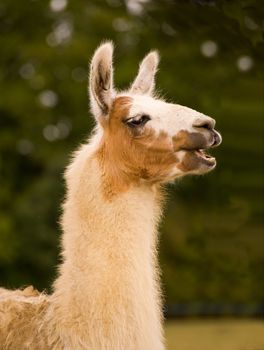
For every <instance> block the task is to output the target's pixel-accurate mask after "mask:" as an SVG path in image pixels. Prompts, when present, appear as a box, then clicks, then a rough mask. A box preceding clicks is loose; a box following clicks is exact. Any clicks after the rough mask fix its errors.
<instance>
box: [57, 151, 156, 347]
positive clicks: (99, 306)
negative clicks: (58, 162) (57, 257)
mask: <svg viewBox="0 0 264 350" xmlns="http://www.w3.org/2000/svg"><path fill="white" fill-rule="evenodd" d="M81 152H83V151H81ZM81 152H80V153H79V155H78V158H77V161H76V162H73V164H72V165H71V166H70V168H69V170H68V187H69V189H68V196H67V200H66V202H65V204H64V215H63V219H62V225H63V231H64V233H63V240H62V246H63V263H62V265H61V267H60V276H59V278H58V279H57V281H56V283H55V293H54V296H55V298H56V300H57V303H58V305H59V309H60V312H61V313H62V314H61V316H60V317H61V318H63V319H65V318H66V319H67V318H68V317H71V318H73V319H74V318H75V319H77V318H78V319H82V322H79V321H78V322H79V323H78V324H83V325H85V327H86V328H85V329H86V330H85V332H88V333H89V329H90V330H91V329H93V331H91V332H90V333H92V334H93V339H94V340H93V341H94V342H95V343H94V344H93V346H94V347H93V348H96V346H97V348H98V346H99V345H100V346H101V348H102V349H103V348H104V347H103V346H102V344H101V343H100V344H99V338H100V339H103V338H104V337H103V338H102V334H103V335H105V339H108V340H107V342H108V343H109V344H111V336H112V335H113V334H114V333H115V332H121V331H120V330H121V329H123V332H124V335H123V337H120V342H121V343H122V341H123V345H122V346H123V348H127V349H128V347H127V341H128V340H127V339H126V338H131V336H133V337H134V338H135V337H136V338H138V337H139V335H140V334H142V337H141V341H142V339H148V338H151V339H153V331H155V329H156V334H159V339H161V336H160V334H161V310H160V291H159V283H158V280H159V277H158V269H157V265H156V258H157V257H156V252H157V250H156V244H157V232H156V226H157V222H158V218H159V216H160V205H159V201H158V199H157V197H158V195H157V192H156V189H155V188H151V187H150V186H146V185H141V186H137V187H133V188H131V189H129V190H127V191H126V192H124V193H121V194H120V195H119V196H116V197H114V198H112V199H111V200H106V199H105V197H104V195H103V193H102V183H101V181H102V178H103V176H102V173H101V170H100V166H99V164H98V162H97V160H96V159H93V158H92V157H91V158H90V159H88V160H87V158H86V159H85V160H84V158H83V161H82V157H81V156H80V155H81ZM75 173H76V175H75ZM69 181H71V183H69ZM69 310H71V312H70V313H69ZM63 312H65V315H63ZM69 314H70V315H69ZM87 321H89V322H88V323H89V325H88V323H87ZM110 325H111V326H110ZM124 327H125V329H126V330H124ZM94 329H98V343H96V339H97V338H96V335H95V331H94ZM136 333H138V334H136ZM143 333H144V334H143ZM125 334H126V335H125ZM88 337H89V338H91V336H88ZM113 337H114V336H113ZM121 338H122V339H123V340H122V339H121ZM148 341H149V340H148ZM154 341H156V342H157V339H154V340H153V345H154ZM100 342H102V340H100ZM112 345H113V346H116V344H114V340H113V343H112ZM141 345H142V344H140V343H138V346H141ZM146 346H147V345H146ZM156 346H157V345H155V347H153V349H156ZM110 348H111V347H110ZM114 348H116V349H119V347H114ZM120 348H122V347H120ZM141 348H144V347H141ZM147 348H148V347H147ZM147 348H146V349H147ZM158 348H159V347H158ZM160 348H162V347H160Z"/></svg>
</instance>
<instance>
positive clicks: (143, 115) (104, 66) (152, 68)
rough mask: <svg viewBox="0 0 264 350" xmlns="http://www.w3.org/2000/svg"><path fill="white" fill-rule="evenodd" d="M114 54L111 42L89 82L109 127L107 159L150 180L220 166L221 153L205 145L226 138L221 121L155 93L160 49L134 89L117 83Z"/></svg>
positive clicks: (99, 53) (97, 57) (98, 113)
mask: <svg viewBox="0 0 264 350" xmlns="http://www.w3.org/2000/svg"><path fill="white" fill-rule="evenodd" d="M112 55H113V45H112V44H111V43H110V42H107V43H104V44H102V45H101V46H100V47H99V48H98V49H97V50H96V52H95V54H94V56H93V59H92V62H91V71H90V86H89V91H90V100H91V109H92V113H93V114H94V116H95V118H96V120H97V123H98V124H99V125H100V127H101V128H102V130H103V136H102V142H101V144H102V145H103V148H104V157H103V158H104V159H107V158H108V159H109V164H110V167H111V169H113V168H116V170H115V171H116V172H117V171H119V172H122V173H123V174H124V175H125V176H126V177H127V178H130V179H134V180H145V181H149V182H150V183H155V182H167V181H171V180H173V179H175V178H176V177H180V176H183V175H186V174H204V173H206V172H208V171H210V170H212V169H214V167H215V166H216V160H215V158H213V157H211V156H209V155H207V154H206V153H205V151H204V150H205V149H208V148H212V147H216V146H218V145H219V144H220V143H221V136H220V134H219V133H218V132H217V131H215V129H214V127H215V121H214V119H212V118H210V117H208V116H205V115H203V114H202V113H199V112H196V111H195V110H193V109H191V108H188V107H184V106H181V105H178V104H172V103H167V102H165V101H163V100H161V99H158V98H156V97H155V94H154V87H155V73H156V71H157V66H158V61H159V56H158V54H157V52H155V51H152V52H150V53H149V54H148V55H147V56H146V57H145V58H144V59H143V61H142V63H141V64H140V66H139V71H138V74H137V76H136V78H135V80H134V82H133V83H132V85H131V87H130V89H128V90H127V91H125V92H121V93H117V92H116V91H115V89H114V86H113V68H112ZM117 169H118V170H117ZM106 171H108V170H106ZM109 171H110V170H109Z"/></svg>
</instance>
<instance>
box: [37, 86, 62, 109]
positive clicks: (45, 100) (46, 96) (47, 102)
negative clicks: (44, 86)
mask: <svg viewBox="0 0 264 350" xmlns="http://www.w3.org/2000/svg"><path fill="white" fill-rule="evenodd" d="M39 102H40V103H41V105H42V106H43V107H46V108H53V107H55V106H56V105H57V103H58V95H57V94H56V93H55V92H54V91H52V90H44V91H42V92H41V93H40V94H39Z"/></svg>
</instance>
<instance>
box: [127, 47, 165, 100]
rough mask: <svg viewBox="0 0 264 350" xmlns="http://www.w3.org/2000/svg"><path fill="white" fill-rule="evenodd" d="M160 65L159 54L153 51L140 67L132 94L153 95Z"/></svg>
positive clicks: (131, 90)
mask: <svg viewBox="0 0 264 350" xmlns="http://www.w3.org/2000/svg"><path fill="white" fill-rule="evenodd" d="M158 64H159V54H158V52H157V51H151V52H150V53H149V54H148V55H147V56H146V57H145V58H144V59H143V61H142V62H141V64H140V66H139V70H138V75H137V77H136V79H135V80H134V82H133V84H132V86H131V88H130V92H131V93H133V94H148V95H151V93H152V92H153V90H154V88H155V74H156V72H157V68H158Z"/></svg>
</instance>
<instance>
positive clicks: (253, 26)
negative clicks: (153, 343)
mask: <svg viewBox="0 0 264 350" xmlns="http://www.w3.org/2000/svg"><path fill="white" fill-rule="evenodd" d="M263 29H264V3H263V2H261V1H257V0H241V1H240V0H234V1H228V0H219V1H213V0H212V1H210V0H196V1H195V0H192V1H191V0H189V1H188V0H187V1H176V0H175V1H173V0H163V1H159V0H126V1H121V0H107V1H101V0H85V1H84V0H74V1H69V0H68V1H67V0H50V1H48V0H31V1H30V0H28V1H17V0H4V1H1V3H0V31H1V37H0V47H1V55H0V62H1V67H0V89H1V93H0V186H1V187H0V284H1V285H5V286H6V287H8V288H16V287H19V286H24V285H28V284H33V285H35V286H36V287H37V288H38V289H40V290H42V289H46V290H47V291H50V290H51V285H52V282H53V281H54V278H55V276H56V265H57V264H58V262H59V257H58V252H59V237H60V228H59V224H58V221H59V217H60V213H61V210H60V203H61V202H62V200H63V196H64V183H63V179H62V174H63V170H64V168H65V166H66V164H67V163H68V161H69V154H70V153H71V152H72V151H73V150H74V149H75V148H76V147H77V146H78V145H79V144H80V142H82V141H84V140H85V139H86V137H87V135H88V133H89V132H90V130H91V129H92V127H93V119H92V118H91V116H90V113H89V104H88V98H87V68H88V62H89V59H90V58H91V55H92V53H93V51H94V50H95V48H96V47H97V46H98V45H99V43H100V42H101V41H102V40H103V39H112V40H113V41H114V42H115V45H116V51H115V67H116V71H115V82H116V85H117V86H118V87H119V88H121V89H122V88H125V87H127V86H128V85H129V83H130V82H131V81H132V79H133V78H134V77H135V74H136V71H137V67H138V63H139V60H141V59H142V58H143V56H144V55H145V54H146V53H147V52H148V50H150V49H153V48H156V49H158V50H159V51H160V55H161V63H160V70H159V73H158V76H157V86H158V91H159V92H160V93H161V94H162V95H163V96H164V97H165V98H167V99H168V100H171V101H174V102H176V103H179V104H182V105H186V106H189V107H191V108H193V109H196V110H198V111H200V112H202V113H204V114H207V115H209V116H212V117H214V118H215V119H216V120H217V129H219V130H220V131H221V133H222V136H223V144H222V145H221V147H220V148H219V149H217V150H215V151H214V152H213V153H214V155H215V156H216V157H217V159H218V167H217V169H216V170H215V171H214V172H213V173H211V174H208V175H206V176H204V177H190V178H185V179H184V180H183V181H181V182H179V183H177V185H174V186H171V187H169V200H168V204H167V208H166V215H165V218H164V220H163V223H162V225H161V232H162V234H161V247H160V260H161V265H162V270H163V277H162V278H163V289H164V293H165V302H166V308H165V314H166V316H167V317H168V318H169V319H170V318H173V317H174V318H175V317H176V320H177V321H168V325H167V338H168V342H169V348H170V349H178V347H177V346H180V347H179V349H181V350H183V349H191V350H192V349H195V350H198V349H200V348H199V345H198V343H197V339H198V338H199V336H198V335H197V336H196V342H195V345H194V346H193V347H192V345H190V344H189V343H188V341H190V335H191V334H196V333H195V332H197V334H200V335H201V337H203V336H202V334H203V331H204V332H205V333H204V334H205V335H206V336H204V338H206V339H207V340H208V339H209V338H210V337H209V338H208V334H209V328H210V327H211V328H212V332H215V337H216V338H215V337H213V336H212V339H213V340H212V341H213V342H214V341H215V339H218V338H217V336H218V337H219V339H220V338H221V339H226V343H225V344H226V345H223V347H221V349H225V350H228V349H229V348H230V349H232V350H235V349H238V348H239V349H248V350H253V349H255V348H254V346H255V347H256V346H262V348H263V347H264V335H263V334H264V333H263V328H262V329H261V327H262V325H261V324H260V323H259V322H260V321H256V320H254V321H253V320H252V321H250V320H248V317H259V318H260V319H261V318H262V319H263V309H264V307H263V305H264V227H263V209H264V178H263V159H264V154H263V153H264V144H263V131H264V123H263V120H264V98H263V97H264V82H263V78H264V77H263V65H264V41H263ZM183 316H184V317H186V316H191V317H192V320H191V321H190V322H191V323H188V321H186V319H185V320H184V321H183V320H182V318H181V317H183ZM205 316H207V317H208V316H222V318H221V320H219V322H220V325H219V323H215V322H218V321H215V320H214V321H213V320H210V321H208V320H207V321H202V320H201V321H199V320H200V319H199V318H197V321H194V320H193V317H205ZM223 316H225V317H227V316H228V317H230V316H236V317H241V316H243V323H242V324H238V323H236V322H235V321H232V322H231V321H230V319H229V320H226V318H224V319H223ZM232 320H233V319H232ZM240 320H241V319H240ZM202 322H205V324H204V325H203V323H202ZM230 322H231V324H230ZM237 322H238V321H237ZM241 322H242V321H241ZM247 322H248V324H247ZM254 322H255V323H254ZM185 326H186V327H185ZM184 327H185V328H184ZM193 327H194V328H193ZM195 327H196V328H195ZM197 327H198V328H197ZM199 327H205V328H201V329H200V328H199ZM206 327H207V328H206ZM214 327H216V328H214ZM217 327H218V328H217ZM219 327H220V328H219ZM232 327H233V328H232ZM234 327H235V328H234ZM236 327H237V328H236ZM243 327H253V328H243ZM249 329H250V330H249ZM188 332H189V333H188ZM236 332H237V333H236ZM254 332H256V333H254ZM261 333H262V334H261ZM188 334H189V335H188ZM235 334H237V338H239V339H240V340H239V341H241V337H242V338H243V334H244V335H245V334H247V335H248V336H251V338H250V339H245V340H243V344H242V343H241V344H242V345H243V346H245V347H242V346H240V347H238V345H237V344H238V342H239V341H237V342H236V335H235ZM225 337H226V338H225ZM228 337H229V338H228ZM174 338H175V339H176V340H177V342H176V340H175V343H174ZM180 339H182V341H183V342H182V343H181V345H179V342H180ZM254 339H255V340H254ZM256 339H259V340H258V341H259V343H254V341H256ZM184 341H185V343H184ZM208 341H209V340H208ZM186 344H187V345H186ZM188 344H189V345H188ZM208 344H209V343H208ZM208 344H207V343H203V345H201V349H203V350H206V349H207V345H208ZM212 344H213V343H212ZM188 346H189V347H188ZM212 346H213V345H212ZM212 346H210V344H209V345H208V349H217V348H216V346H217V345H214V346H213V347H212ZM219 349H220V347H219Z"/></svg>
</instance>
